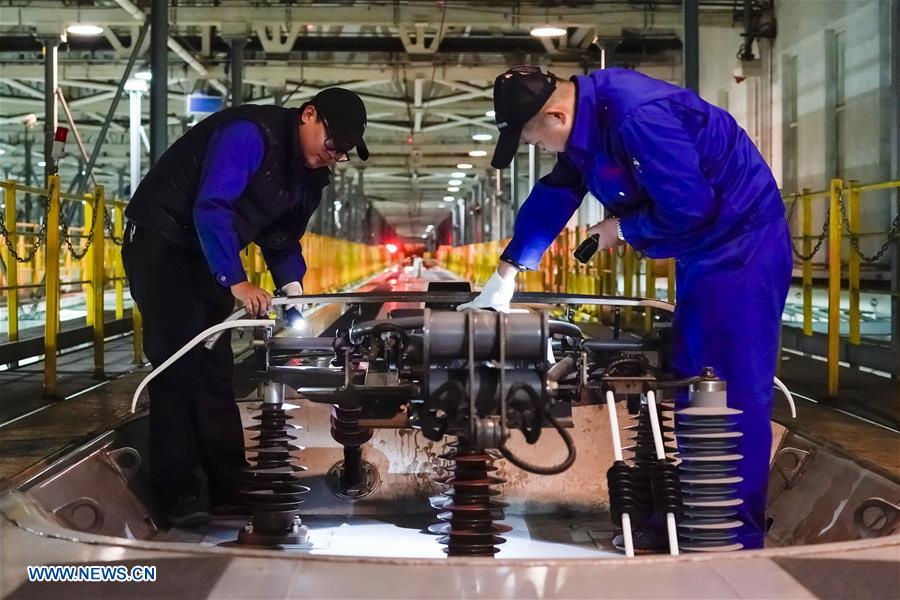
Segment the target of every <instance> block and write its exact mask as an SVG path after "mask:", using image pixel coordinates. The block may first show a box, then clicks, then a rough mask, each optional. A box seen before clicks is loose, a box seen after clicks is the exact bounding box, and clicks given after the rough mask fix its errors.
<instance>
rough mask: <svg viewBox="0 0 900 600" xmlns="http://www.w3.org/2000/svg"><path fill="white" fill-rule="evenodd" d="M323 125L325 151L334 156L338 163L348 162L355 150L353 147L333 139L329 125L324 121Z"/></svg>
mask: <svg viewBox="0 0 900 600" xmlns="http://www.w3.org/2000/svg"><path fill="white" fill-rule="evenodd" d="M322 124H323V125H325V151H326V152H328V154H330V155H331V156H333V157H334V160H335V161H336V162H347V161H348V160H350V151H351V150H352V149H353V146H350V145H347V144H341V143H339V142H336V141H334V138H332V137H331V133H329V131H328V123H327V122H326V121H325V120H324V119H322Z"/></svg>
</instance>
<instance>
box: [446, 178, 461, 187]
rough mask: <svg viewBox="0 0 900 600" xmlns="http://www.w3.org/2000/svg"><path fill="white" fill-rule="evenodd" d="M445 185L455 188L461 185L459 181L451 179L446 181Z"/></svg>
mask: <svg viewBox="0 0 900 600" xmlns="http://www.w3.org/2000/svg"><path fill="white" fill-rule="evenodd" d="M447 183H448V184H450V185H453V186H456V185H462V181H461V180H459V179H451V180H450V181H448V182H447Z"/></svg>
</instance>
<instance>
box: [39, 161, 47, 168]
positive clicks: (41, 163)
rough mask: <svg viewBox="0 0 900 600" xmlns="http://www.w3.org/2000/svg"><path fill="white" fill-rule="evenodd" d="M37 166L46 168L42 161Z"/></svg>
mask: <svg viewBox="0 0 900 600" xmlns="http://www.w3.org/2000/svg"><path fill="white" fill-rule="evenodd" d="M38 166H39V167H46V166H47V163H45V162H44V161H41V162H39V163H38Z"/></svg>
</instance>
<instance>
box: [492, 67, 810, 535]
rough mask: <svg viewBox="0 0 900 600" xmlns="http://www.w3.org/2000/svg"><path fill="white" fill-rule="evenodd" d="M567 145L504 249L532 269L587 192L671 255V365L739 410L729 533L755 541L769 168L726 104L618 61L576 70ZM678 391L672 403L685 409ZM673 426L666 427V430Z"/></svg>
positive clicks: (762, 427)
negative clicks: (717, 389) (699, 378)
mask: <svg viewBox="0 0 900 600" xmlns="http://www.w3.org/2000/svg"><path fill="white" fill-rule="evenodd" d="M573 81H574V82H575V85H576V89H577V93H576V111H575V119H574V123H573V127H572V133H571V136H570V137H569V140H568V143H567V145H566V149H565V151H564V152H563V153H560V154H558V155H557V163H556V166H555V167H554V169H553V171H552V172H551V173H550V174H549V175H547V176H545V177H543V178H542V179H541V180H540V181H539V182H538V183H537V184H536V185H535V187H534V189H533V190H532V191H531V194H530V195H529V197H528V199H527V200H526V201H525V202H524V203H523V205H522V207H521V209H520V211H519V214H518V216H517V218H516V224H515V229H514V235H513V238H512V240H511V241H510V243H509V245H508V246H507V247H506V249H505V250H504V253H503V256H502V259H503V260H505V261H507V262H510V263H512V264H514V265H517V266H519V267H520V268H527V269H535V268H536V267H537V265H538V263H539V261H540V259H541V256H542V255H543V253H544V252H545V251H546V249H547V248H548V247H549V245H550V244H551V243H552V242H553V240H554V239H555V238H556V236H557V235H558V234H559V232H560V231H562V229H563V228H564V227H565V224H566V223H567V222H568V220H569V219H570V218H571V216H572V215H573V214H574V213H575V211H576V210H577V209H578V207H579V205H580V204H581V202H582V200H583V198H584V196H585V193H586V192H587V191H590V192H591V194H592V195H593V196H594V197H596V198H597V199H598V200H600V202H601V203H602V204H603V205H604V206H605V207H606V209H607V210H608V211H609V212H610V213H611V214H613V215H615V216H617V217H618V218H619V219H620V223H621V228H622V234H623V237H624V238H625V240H626V242H628V243H629V244H631V245H632V246H633V247H634V248H636V249H637V250H639V251H640V252H643V253H644V254H646V255H647V256H649V257H651V258H667V257H675V259H676V282H677V292H676V294H677V296H676V309H675V316H674V320H673V330H674V331H673V333H674V338H675V339H674V349H673V364H674V367H675V370H676V373H677V375H679V376H692V375H696V374H698V373H699V372H700V370H701V368H703V367H705V366H711V367H713V368H714V369H715V371H716V373H717V374H718V376H719V377H721V378H723V379H724V380H725V381H726V382H727V386H728V404H729V406H730V407H732V408H737V409H740V410H742V411H743V414H742V415H741V416H740V417H739V420H738V425H737V427H738V429H739V430H740V431H741V432H742V433H743V434H744V435H743V437H742V438H741V439H740V444H739V449H738V450H737V452H738V453H739V454H741V455H742V456H743V459H742V460H741V461H740V464H739V475H740V476H741V477H743V481H742V482H741V483H740V484H738V485H737V488H738V490H737V495H738V497H740V498H742V499H743V500H744V503H743V504H742V505H741V507H740V508H739V513H738V518H740V519H741V520H742V521H743V523H744V525H743V526H742V527H741V528H740V529H739V531H738V541H739V542H740V543H742V544H743V545H744V547H745V548H761V547H762V546H763V539H764V535H765V506H766V486H767V483H768V471H769V452H770V446H771V440H772V434H771V424H770V416H771V405H772V393H773V389H772V380H773V377H774V375H775V366H776V357H777V351H778V341H779V331H780V327H781V314H782V311H783V309H784V303H785V299H786V298H787V292H788V287H789V284H790V279H791V269H792V259H791V251H790V237H789V232H788V227H787V223H786V222H785V219H784V206H783V204H782V201H781V197H780V194H779V191H778V186H777V184H776V183H775V179H774V178H773V176H772V173H771V171H770V170H769V168H768V166H767V165H766V163H765V161H764V160H763V158H762V156H761V155H760V154H759V152H758V151H757V149H756V147H755V146H754V145H753V142H752V141H751V140H750V138H749V137H748V136H747V134H746V133H745V132H744V130H743V129H741V128H740V127H739V126H738V124H737V123H736V122H735V120H734V118H733V117H732V116H731V115H730V114H728V113H727V112H726V111H724V110H721V109H719V108H717V107H715V106H712V105H710V104H708V103H707V102H705V101H703V100H702V99H701V98H699V97H698V96H697V95H696V94H695V93H693V92H691V91H689V90H685V89H682V88H679V87H676V86H673V85H670V84H668V83H665V82H663V81H659V80H656V79H653V78H651V77H647V76H645V75H642V74H640V73H637V72H635V71H630V70H626V69H606V70H602V71H596V72H594V73H591V74H590V75H587V76H576V77H574V78H573ZM686 402H687V399H686V397H685V396H684V395H682V396H681V397H679V398H678V399H677V400H676V407H681V406H684V405H685V404H686ZM676 436H677V431H676Z"/></svg>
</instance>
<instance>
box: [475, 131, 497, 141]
mask: <svg viewBox="0 0 900 600" xmlns="http://www.w3.org/2000/svg"><path fill="white" fill-rule="evenodd" d="M472 139H473V140H475V141H476V142H489V141H491V140H492V139H494V136H492V135H491V134H489V133H476V134H475V135H473V136H472Z"/></svg>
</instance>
